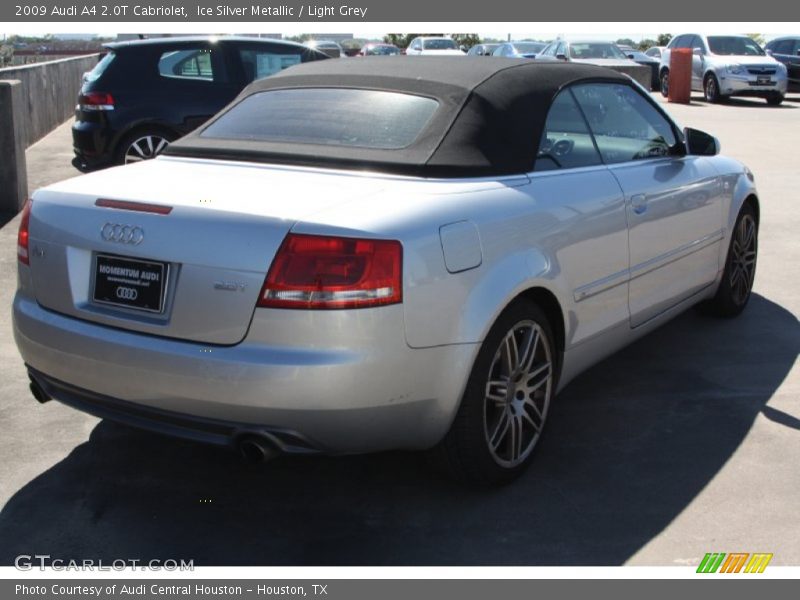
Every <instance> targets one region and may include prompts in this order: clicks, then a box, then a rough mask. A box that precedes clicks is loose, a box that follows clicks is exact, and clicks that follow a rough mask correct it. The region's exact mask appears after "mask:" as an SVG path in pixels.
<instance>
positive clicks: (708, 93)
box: [703, 73, 725, 104]
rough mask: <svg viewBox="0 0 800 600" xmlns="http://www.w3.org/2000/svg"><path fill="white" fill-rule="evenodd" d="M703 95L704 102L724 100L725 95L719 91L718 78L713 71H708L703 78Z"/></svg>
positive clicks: (714, 102) (713, 102) (712, 102)
mask: <svg viewBox="0 0 800 600" xmlns="http://www.w3.org/2000/svg"><path fill="white" fill-rule="evenodd" d="M703 96H705V99H706V102H710V103H711V104H717V103H720V102H724V101H725V97H724V96H723V95H722V94H721V93H720V91H719V80H718V79H717V76H716V75H714V74H713V73H709V74H708V75H706V77H705V79H703Z"/></svg>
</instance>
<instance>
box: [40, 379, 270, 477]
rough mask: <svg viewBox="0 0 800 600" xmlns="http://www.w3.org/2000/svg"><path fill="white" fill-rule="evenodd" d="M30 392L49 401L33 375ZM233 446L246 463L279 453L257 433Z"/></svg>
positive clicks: (256, 461)
mask: <svg viewBox="0 0 800 600" xmlns="http://www.w3.org/2000/svg"><path fill="white" fill-rule="evenodd" d="M29 387H30V390H31V394H32V395H33V397H34V398H36V401H37V402H39V403H40V404H44V403H45V402H49V401H50V400H52V397H51V396H50V395H49V394H48V393H47V392H46V391H45V390H44V388H43V387H42V386H41V385H40V384H39V382H38V381H36V380H35V379H34V378H33V377H31V378H30V386H29ZM234 447H235V448H236V450H237V451H238V452H239V455H240V456H241V457H242V459H244V461H245V462H248V463H253V464H254V463H264V462H267V461H269V460H272V459H273V458H275V457H276V456H278V455H279V454H280V450H279V449H278V447H277V446H276V445H275V442H273V441H272V440H270V439H269V438H268V437H266V436H262V435H258V434H252V433H249V434H244V435H241V436H239V437H237V438H236V439H235V440H234Z"/></svg>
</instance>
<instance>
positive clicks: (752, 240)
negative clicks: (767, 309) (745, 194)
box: [700, 202, 758, 318]
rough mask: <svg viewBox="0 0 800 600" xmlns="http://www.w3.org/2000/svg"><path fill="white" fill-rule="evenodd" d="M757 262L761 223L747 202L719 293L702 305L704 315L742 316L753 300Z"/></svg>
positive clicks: (736, 229)
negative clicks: (751, 299) (751, 296)
mask: <svg viewBox="0 0 800 600" xmlns="http://www.w3.org/2000/svg"><path fill="white" fill-rule="evenodd" d="M748 232H750V233H748ZM757 259H758V221H757V220H756V212H755V210H754V209H753V206H752V205H751V204H750V203H749V202H748V203H746V204H745V205H744V206H742V210H740V211H739V216H738V217H737V218H736V225H734V228H733V233H732V235H731V243H730V246H729V247H728V256H727V257H726V259H725V270H724V271H723V272H722V281H720V283H719V288H718V289H717V293H716V295H715V296H714V297H713V298H712V299H711V300H708V301H706V302H704V303H703V304H701V305H700V309H701V311H702V312H704V313H706V314H711V315H714V316H718V317H725V318H732V317H736V316H738V315H739V314H741V312H742V311H743V310H744V309H745V307H746V306H747V303H748V301H749V300H750V293H751V291H752V289H753V279H754V278H755V274H756V261H757Z"/></svg>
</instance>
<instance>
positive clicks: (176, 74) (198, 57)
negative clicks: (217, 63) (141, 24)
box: [158, 48, 214, 81]
mask: <svg viewBox="0 0 800 600" xmlns="http://www.w3.org/2000/svg"><path fill="white" fill-rule="evenodd" d="M211 54H212V51H211V50H209V49H208V48H191V49H190V48H182V49H180V50H170V51H168V52H164V53H162V54H161V57H160V58H159V59H158V73H159V74H160V75H161V76H162V77H168V78H170V79H195V80H197V79H199V80H205V81H214V66H213V62H214V61H212V56H211Z"/></svg>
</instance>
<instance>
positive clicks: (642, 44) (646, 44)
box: [638, 39, 660, 52]
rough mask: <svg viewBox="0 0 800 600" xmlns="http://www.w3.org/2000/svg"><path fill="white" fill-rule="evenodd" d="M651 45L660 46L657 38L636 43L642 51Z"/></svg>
mask: <svg viewBox="0 0 800 600" xmlns="http://www.w3.org/2000/svg"><path fill="white" fill-rule="evenodd" d="M653 46H660V44H659V43H658V41H657V40H651V39H645V40H642V41H641V42H639V44H638V47H639V50H641V51H642V52H644V51H645V50H647V49H648V48H652V47H653Z"/></svg>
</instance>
